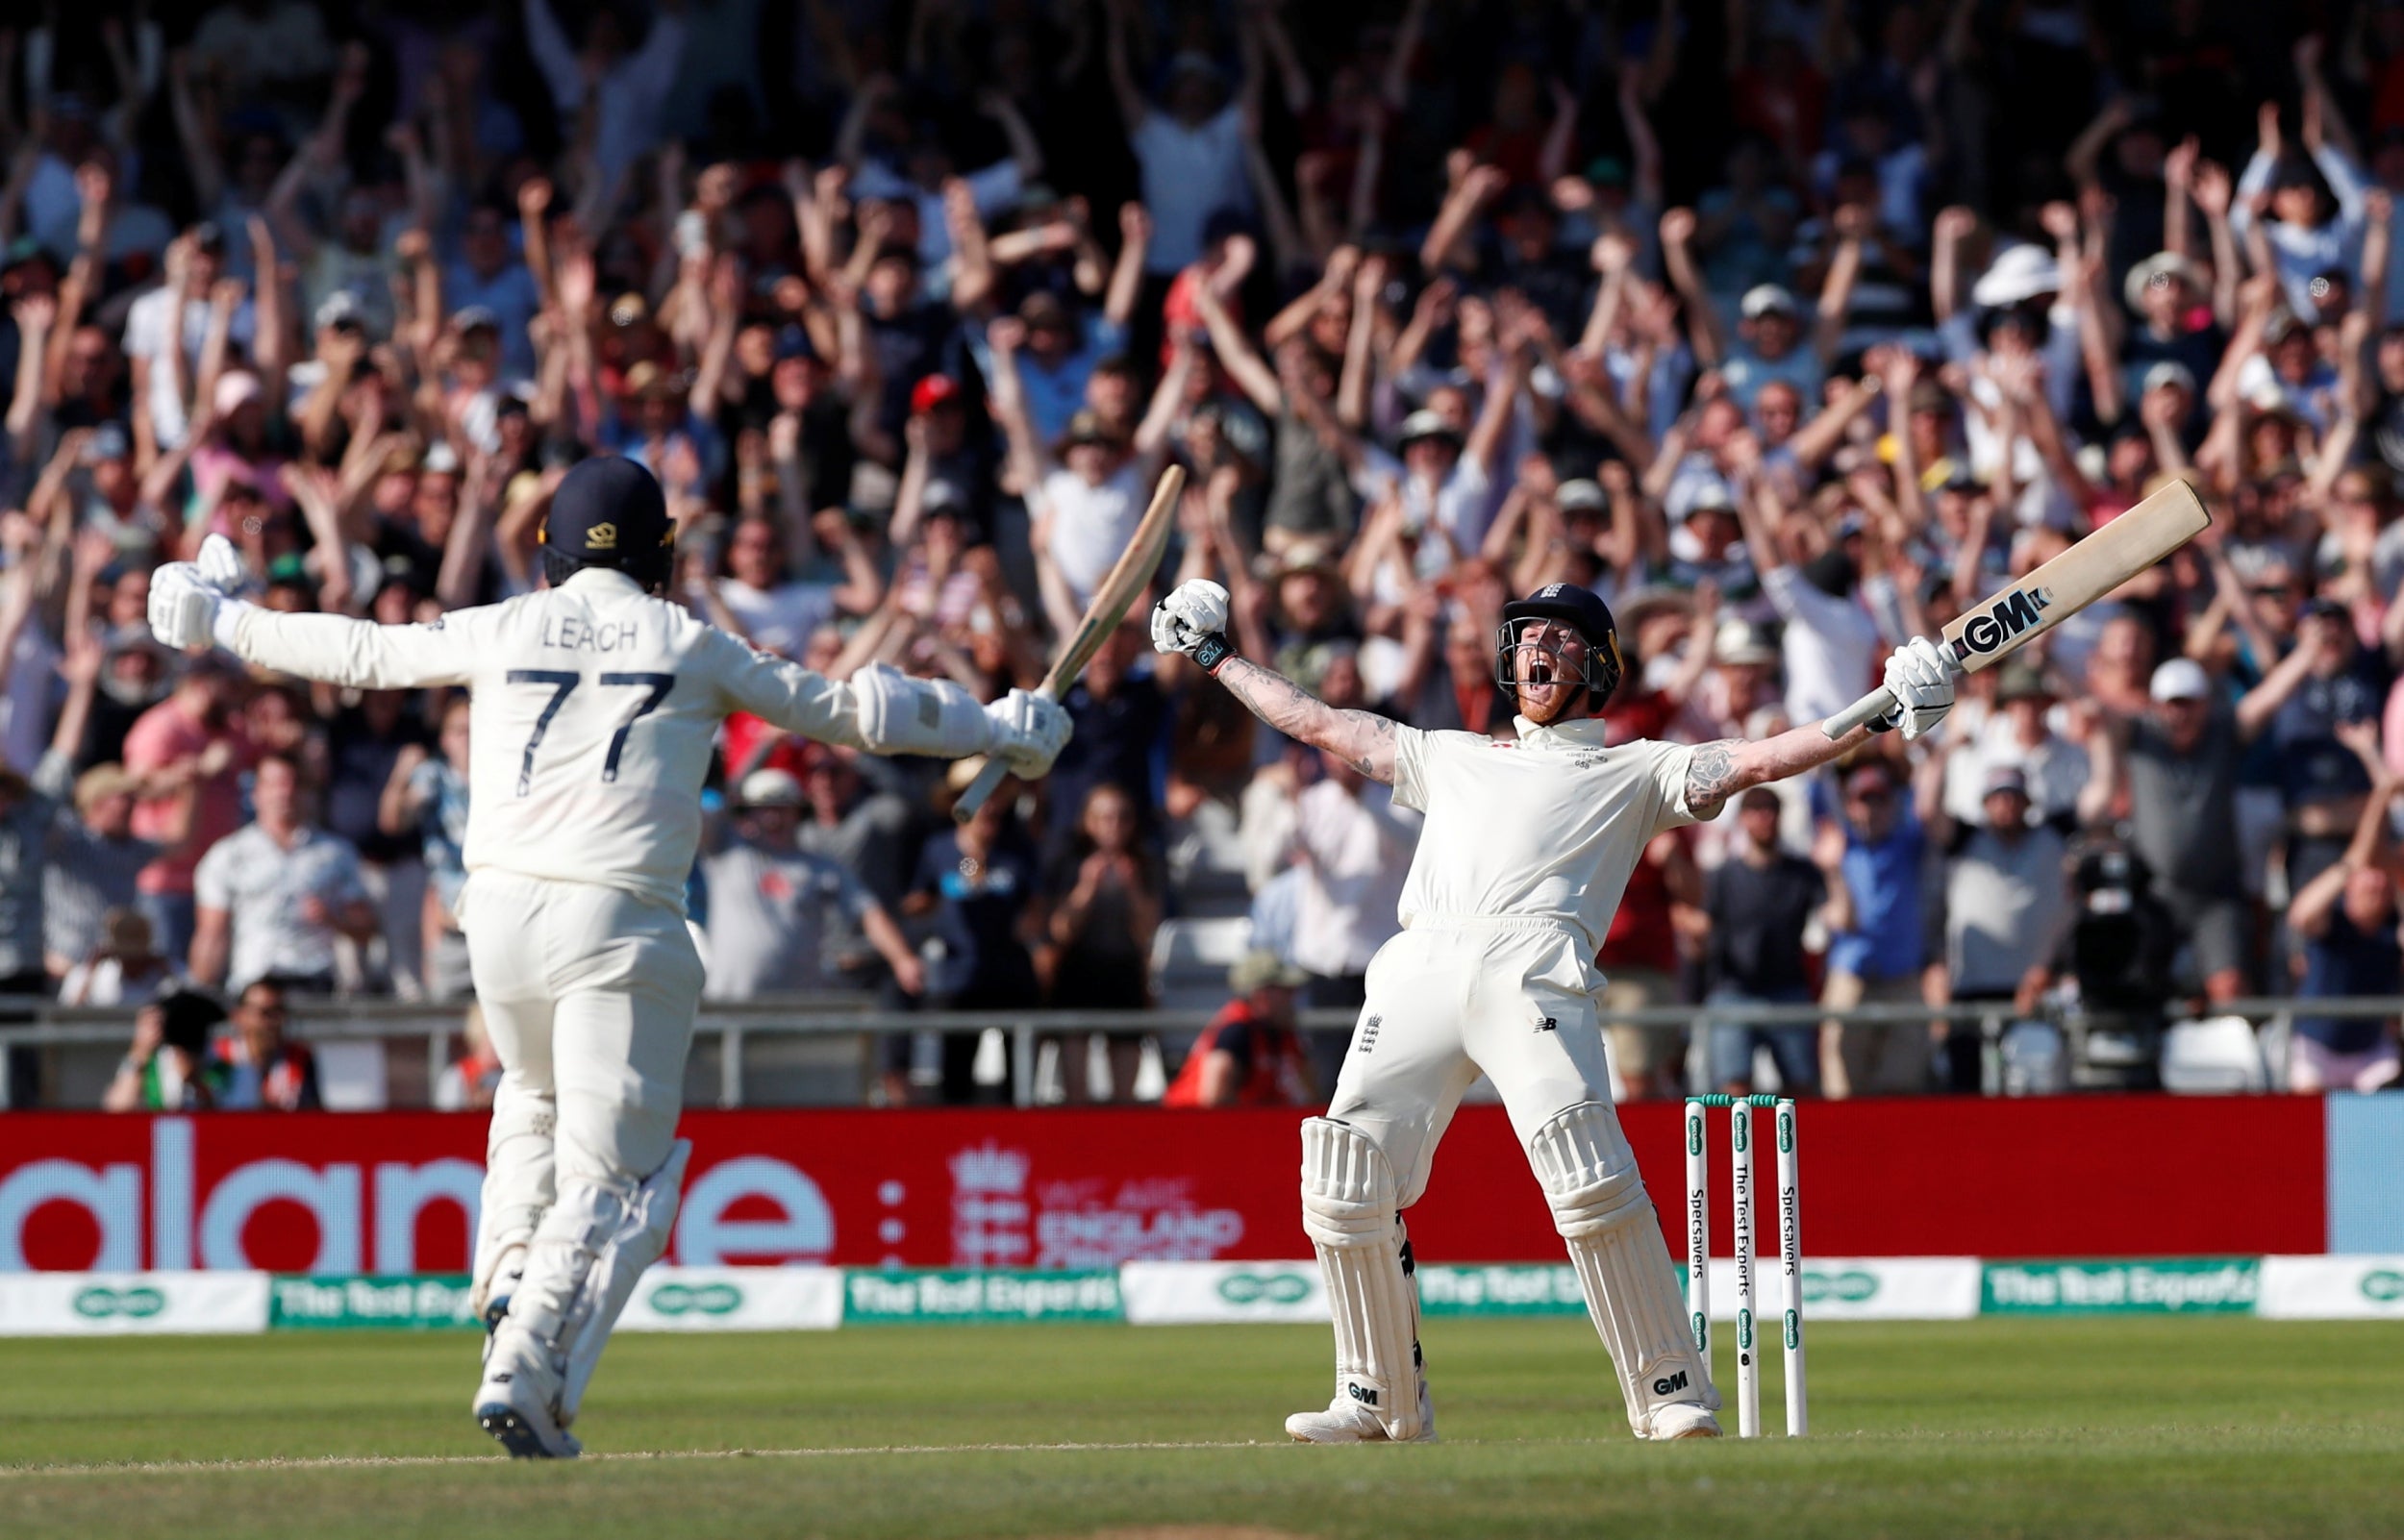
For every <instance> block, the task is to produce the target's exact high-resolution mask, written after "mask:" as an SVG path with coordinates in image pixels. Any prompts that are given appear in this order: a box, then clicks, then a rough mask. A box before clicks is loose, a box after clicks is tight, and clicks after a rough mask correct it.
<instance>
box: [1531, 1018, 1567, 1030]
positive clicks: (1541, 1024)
mask: <svg viewBox="0 0 2404 1540" xmlns="http://www.w3.org/2000/svg"><path fill="white" fill-rule="evenodd" d="M1536 1030H1537V1031H1540V1032H1550V1031H1560V1030H1561V1024H1560V1023H1559V1022H1557V1021H1555V1020H1553V1019H1552V1018H1551V1017H1550V1016H1539V1017H1537V1018H1536Z"/></svg>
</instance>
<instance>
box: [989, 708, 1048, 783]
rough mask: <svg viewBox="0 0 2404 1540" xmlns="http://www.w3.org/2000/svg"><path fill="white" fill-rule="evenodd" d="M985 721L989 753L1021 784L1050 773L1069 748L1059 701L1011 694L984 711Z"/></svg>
mask: <svg viewBox="0 0 2404 1540" xmlns="http://www.w3.org/2000/svg"><path fill="white" fill-rule="evenodd" d="M985 719H986V721H987V722H989V724H991V726H992V729H993V747H992V751H991V752H993V753H994V754H997V755H999V756H1000V757H1001V759H1002V762H1003V763H1004V764H1006V765H1009V766H1010V773H1011V774H1012V775H1014V776H1016V777H1018V778H1019V779H1020V780H1022V781H1032V780H1034V779H1036V778H1037V777H1038V776H1040V775H1042V774H1043V773H1044V772H1045V771H1047V770H1049V769H1051V768H1052V761H1053V760H1055V759H1057V758H1060V751H1061V750H1063V749H1064V748H1066V747H1067V746H1068V733H1069V723H1068V712H1067V711H1066V710H1065V709H1064V708H1062V706H1061V704H1060V703H1059V702H1058V701H1055V700H1053V699H1052V698H1051V697H1049V696H1046V695H1038V694H1036V693H1035V692H1033V691H1032V690H1012V691H1011V692H1010V693H1009V694H1008V695H1005V696H1003V697H1002V698H1001V699H1000V700H998V701H995V702H993V703H992V704H991V705H989V706H988V707H987V708H985Z"/></svg>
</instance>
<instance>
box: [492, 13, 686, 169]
mask: <svg viewBox="0 0 2404 1540" xmlns="http://www.w3.org/2000/svg"><path fill="white" fill-rule="evenodd" d="M579 9H582V8H579ZM684 10H685V7H684V0H659V4H658V5H657V6H656V7H655V8H654V11H653V14H652V17H651V28H650V30H649V31H648V32H646V33H644V34H643V37H642V42H641V43H640V45H639V46H637V47H634V48H631V49H630V48H629V47H628V46H627V39H626V29H625V23H624V22H622V21H620V20H619V19H618V15H617V12H614V11H613V10H612V9H611V8H609V7H608V6H598V7H595V8H593V9H592V10H591V11H590V12H588V17H589V19H588V22H587V25H586V27H585V37H584V42H583V45H582V46H581V47H579V46H578V45H576V44H574V43H571V42H569V41H568V38H567V34H566V33H565V32H564V31H563V30H562V29H561V27H560V22H559V17H558V16H556V15H555V14H553V13H552V10H551V0H526V47H527V50H528V51H529V52H531V53H532V54H533V55H534V58H535V67H537V68H538V69H539V70H541V71H542V79H543V84H545V85H546V86H548V87H550V88H551V104H552V105H553V106H554V107H556V108H558V109H559V114H560V130H561V137H563V138H565V139H570V140H574V139H577V138H579V137H580V131H581V124H580V123H579V121H578V120H579V119H580V118H581V117H582V116H583V115H584V112H585V106H586V96H587V94H588V93H589V94H590V95H591V97H592V112H593V118H594V124H593V128H592V145H593V158H594V160H595V161H597V162H598V164H599V168H600V173H601V177H602V180H603V181H604V182H605V183H606V182H614V180H615V179H616V178H618V177H619V176H621V175H623V174H624V173H625V171H626V170H627V168H628V167H630V166H632V165H633V164H634V162H635V161H636V159H637V158H638V157H639V156H641V155H642V154H643V153H644V152H645V151H647V150H649V149H651V148H652V146H653V145H654V144H656V143H657V142H658V141H659V137H660V108H661V106H662V104H664V102H665V101H666V100H667V93H668V89H669V87H672V86H674V85H675V84H676V67H677V65H678V63H679V62H682V60H683V59H684V56H685V17H684Z"/></svg>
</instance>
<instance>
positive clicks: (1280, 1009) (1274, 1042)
mask: <svg viewBox="0 0 2404 1540" xmlns="http://www.w3.org/2000/svg"><path fill="white" fill-rule="evenodd" d="M1304 978H1305V976H1304V974H1303V973H1302V970H1301V969H1299V968H1296V967H1295V966H1293V964H1291V963H1290V962H1287V961H1286V960H1285V959H1283V958H1281V957H1280V956H1278V955H1277V954H1276V953H1274V952H1262V951H1254V952H1247V953H1245V954H1244V955H1243V956H1241V957H1240V958H1238V959H1237V960H1236V963H1235V965H1234V966H1233V967H1230V968H1229V969H1228V970H1227V988H1228V991H1229V993H1231V994H1232V995H1234V996H1235V998H1234V999H1232V1000H1230V1001H1228V1002H1227V1004H1226V1005H1224V1006H1220V1007H1219V1011H1218V1014H1217V1015H1215V1016H1213V1017H1212V1018H1211V1022H1210V1025H1209V1026H1207V1027H1205V1028H1203V1029H1202V1035H1200V1036H1199V1037H1196V1038H1195V1039H1194V1040H1193V1047H1192V1049H1191V1050H1190V1051H1189V1052H1188V1053H1187V1055H1186V1059H1185V1063H1184V1064H1183V1065H1182V1066H1180V1067H1179V1069H1178V1071H1177V1078H1176V1079H1175V1080H1171V1081H1170V1082H1169V1084H1168V1089H1167V1090H1166V1091H1165V1092H1164V1093H1163V1094H1162V1096H1161V1105H1163V1106H1315V1105H1317V1104H1318V1100H1319V1097H1318V1092H1317V1091H1316V1089H1315V1087H1314V1085H1313V1082H1312V1080H1311V1065H1310V1060H1309V1058H1308V1056H1306V1055H1305V1054H1304V1052H1303V1047H1302V1038H1301V1034H1300V1033H1299V1032H1297V1031H1295V1030H1294V1003H1295V999H1296V996H1297V992H1298V991H1299V990H1300V989H1301V988H1302V985H1303V982H1304Z"/></svg>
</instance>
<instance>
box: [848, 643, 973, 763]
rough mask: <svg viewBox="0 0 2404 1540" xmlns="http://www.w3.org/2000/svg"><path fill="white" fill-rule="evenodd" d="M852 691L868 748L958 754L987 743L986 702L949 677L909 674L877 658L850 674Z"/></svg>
mask: <svg viewBox="0 0 2404 1540" xmlns="http://www.w3.org/2000/svg"><path fill="white" fill-rule="evenodd" d="M851 691H852V700H853V702H854V704H855V706H856V708H857V709H858V711H859V718H860V740H861V743H862V744H863V745H864V747H865V748H866V749H867V750H868V752H869V753H871V754H923V755H930V756H933V757H934V758H939V759H959V758H965V757H967V756H969V755H972V754H983V753H984V752H985V751H986V750H987V749H988V748H989V747H990V746H991V745H992V742H993V728H992V724H991V723H989V722H988V721H987V720H986V716H985V708H984V707H982V706H980V705H978V704H977V698H976V697H975V696H973V695H971V694H969V693H968V692H967V691H966V690H964V689H962V688H961V687H960V686H959V685H957V684H955V683H952V682H951V681H949V680H932V679H913V678H911V677H910V676H909V675H907V674H904V673H903V672H901V671H900V670H899V669H896V668H893V667H891V666H889V665H888V664H884V663H876V664H872V665H870V666H869V667H866V668H864V669H862V670H861V671H860V672H859V673H857V674H854V675H853V676H852V677H851Z"/></svg>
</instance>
